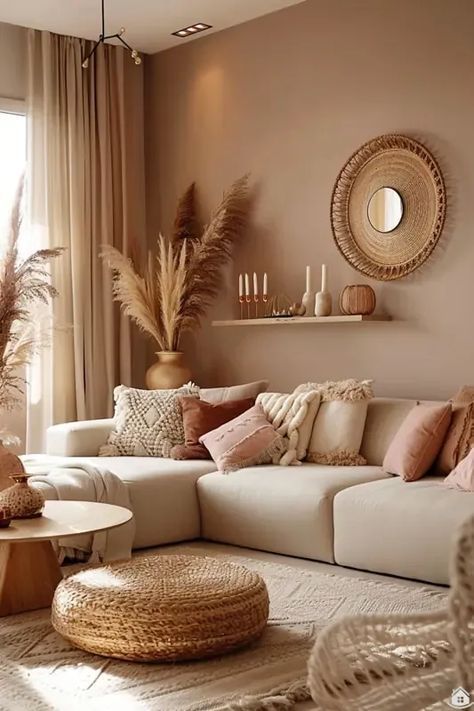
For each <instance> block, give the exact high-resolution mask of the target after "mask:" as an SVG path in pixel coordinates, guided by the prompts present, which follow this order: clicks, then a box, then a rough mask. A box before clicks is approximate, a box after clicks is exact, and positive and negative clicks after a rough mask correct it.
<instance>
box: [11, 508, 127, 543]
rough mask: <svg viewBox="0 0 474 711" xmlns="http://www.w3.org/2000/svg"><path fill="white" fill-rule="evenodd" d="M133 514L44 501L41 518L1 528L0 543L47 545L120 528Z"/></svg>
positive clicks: (23, 520)
mask: <svg viewBox="0 0 474 711" xmlns="http://www.w3.org/2000/svg"><path fill="white" fill-rule="evenodd" d="M132 518H133V513H132V512H131V511H129V510H128V509H125V508H123V507H122V506H113V505H112V504H99V503H96V502H92V501H46V503H45V507H44V510H43V515H42V516H38V517H37V518H21V519H19V518H17V519H13V521H12V522H11V524H10V525H9V526H8V528H0V543H5V542H9V541H13V542H15V543H20V542H25V541H46V540H50V539H53V538H62V537H65V536H78V535H80V534H83V533H96V532H97V531H104V530H106V529H110V528H117V527H118V526H123V524H124V523H127V522H128V521H130V520H131V519H132Z"/></svg>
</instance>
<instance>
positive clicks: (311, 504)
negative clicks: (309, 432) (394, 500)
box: [197, 464, 387, 562]
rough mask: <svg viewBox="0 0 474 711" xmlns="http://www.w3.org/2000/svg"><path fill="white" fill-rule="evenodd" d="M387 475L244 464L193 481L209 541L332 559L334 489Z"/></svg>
mask: <svg viewBox="0 0 474 711" xmlns="http://www.w3.org/2000/svg"><path fill="white" fill-rule="evenodd" d="M386 476H387V475H386V474H384V473H383V471H382V469H381V468H380V467H370V466H364V467H330V466H327V465H318V464H302V465H301V466H299V467H282V466H272V465H268V466H258V467H248V468H245V469H241V470H239V471H236V472H232V473H231V474H228V475H226V476H225V475H223V474H219V473H213V474H207V475H205V476H202V477H201V478H200V479H199V480H198V482H197V490H198V495H199V504H200V507H201V522H202V523H201V526H202V536H203V537H204V538H208V539H210V540H213V541H220V542H222V543H231V544H234V545H239V546H246V547H248V548H257V549H261V550H266V551H272V552H275V553H281V554H286V555H293V556H298V557H302V558H311V559H314V560H322V561H327V562H334V556H333V514H332V505H333V497H334V495H335V494H336V493H337V492H338V491H340V490H341V489H345V488H346V487H350V486H354V485H355V484H360V483H361V482H367V481H373V480H376V479H381V478H384V477H386Z"/></svg>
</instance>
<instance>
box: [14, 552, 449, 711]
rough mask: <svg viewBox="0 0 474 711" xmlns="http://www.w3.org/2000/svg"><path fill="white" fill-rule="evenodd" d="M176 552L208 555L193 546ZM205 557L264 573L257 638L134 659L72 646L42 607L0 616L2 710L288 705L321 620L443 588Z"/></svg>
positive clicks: (407, 602) (406, 601)
mask: <svg viewBox="0 0 474 711" xmlns="http://www.w3.org/2000/svg"><path fill="white" fill-rule="evenodd" d="M179 551H180V552H181V553H186V554H190V555H205V554H207V555H208V552H207V551H200V549H199V548H195V547H192V548H186V547H185V546H180V547H179ZM166 552H167V553H169V552H170V550H169V549H168V550H167V551H166ZM148 554H149V553H148ZM157 555H159V553H157ZM212 557H217V558H219V557H221V558H224V559H226V560H231V561H235V562H237V563H241V564H243V565H246V566H248V567H249V568H251V569H253V570H256V571H258V572H259V573H260V574H261V575H262V576H263V577H264V579H265V581H266V583H267V586H268V590H269V594H270V601H271V610H270V621H269V625H268V628H267V631H266V632H265V634H264V636H263V637H262V639H261V640H260V641H259V642H258V643H256V644H255V645H253V646H252V647H250V648H247V649H245V650H242V651H240V652H237V653H234V654H230V655H227V656H223V657H219V658H216V659H212V660H208V661H203V662H192V663H185V664H172V665H165V664H133V663H130V662H122V661H118V660H113V659H106V658H103V657H97V656H93V655H91V654H87V653H85V652H81V651H80V650H78V649H75V648H74V647H72V646H71V645H70V644H69V643H68V642H66V641H65V640H63V639H62V638H61V637H59V635H57V634H56V633H55V632H54V631H53V629H52V627H51V625H50V622H49V611H46V610H44V611H40V612H32V613H26V614H23V615H16V616H14V617H6V618H2V619H1V620H0V650H1V651H0V655H1V657H0V709H1V711H27V710H28V709H31V711H46V710H47V711H53V710H54V711H76V709H77V711H79V709H80V711H84V709H87V711H99V709H100V711H224V710H227V711H236V710H238V711H243V710H245V711H260V709H266V710H271V711H276V710H277V709H291V708H293V706H294V703H296V701H302V700H304V699H308V698H310V697H309V693H308V690H307V687H306V662H307V658H308V654H309V651H310V649H311V647H312V645H313V643H314V640H315V638H316V635H317V633H318V630H320V629H321V628H322V627H324V626H325V625H327V624H328V623H329V622H331V621H333V620H336V619H340V618H341V617H344V616H347V615H354V614H359V613H389V612H391V613H398V612H422V611H428V610H434V609H437V608H439V607H441V606H443V605H444V603H445V600H446V593H444V592H438V591H433V590H430V589H428V588H421V587H411V588H410V587H406V586H403V585H400V584H397V583H385V582H378V581H372V580H366V579H359V578H354V577H345V576H340V575H338V574H337V572H335V573H334V574H333V575H325V574H322V573H317V572H309V571H305V570H299V569H295V568H291V567H288V566H284V565H278V564H274V563H271V562H263V561H260V560H255V559H252V558H246V557H244V556H236V555H228V554H222V555H219V554H213V556H212ZM336 570H337V569H336ZM270 699H272V700H271V701H270Z"/></svg>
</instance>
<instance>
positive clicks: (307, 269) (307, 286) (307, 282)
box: [306, 267, 311, 293]
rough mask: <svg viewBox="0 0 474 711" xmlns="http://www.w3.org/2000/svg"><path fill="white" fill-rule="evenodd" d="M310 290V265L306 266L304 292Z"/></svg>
mask: <svg viewBox="0 0 474 711" xmlns="http://www.w3.org/2000/svg"><path fill="white" fill-rule="evenodd" d="M310 291H311V267H306V292H307V293H309V292H310Z"/></svg>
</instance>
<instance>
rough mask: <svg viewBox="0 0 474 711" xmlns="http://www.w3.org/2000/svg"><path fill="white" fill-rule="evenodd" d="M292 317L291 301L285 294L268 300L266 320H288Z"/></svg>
mask: <svg viewBox="0 0 474 711" xmlns="http://www.w3.org/2000/svg"><path fill="white" fill-rule="evenodd" d="M292 315H293V314H292V313H291V301H290V299H289V298H288V296H287V295H286V294H277V295H276V296H272V297H271V298H270V299H269V300H268V305H267V309H266V312H265V317H266V318H289V317H291V316H292Z"/></svg>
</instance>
